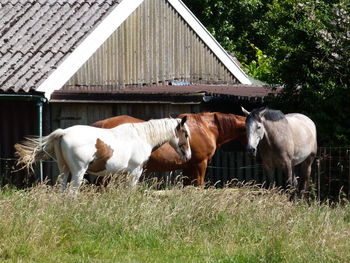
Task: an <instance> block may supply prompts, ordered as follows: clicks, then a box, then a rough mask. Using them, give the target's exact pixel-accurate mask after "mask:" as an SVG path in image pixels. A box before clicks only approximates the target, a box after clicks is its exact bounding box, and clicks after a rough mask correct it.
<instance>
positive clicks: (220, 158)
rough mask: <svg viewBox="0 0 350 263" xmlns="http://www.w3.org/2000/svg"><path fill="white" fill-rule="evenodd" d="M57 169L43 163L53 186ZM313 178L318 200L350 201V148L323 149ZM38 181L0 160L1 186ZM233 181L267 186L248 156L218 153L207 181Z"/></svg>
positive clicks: (280, 178) (281, 181) (279, 180)
mask: <svg viewBox="0 0 350 263" xmlns="http://www.w3.org/2000/svg"><path fill="white" fill-rule="evenodd" d="M54 166H55V164H54V162H53V161H49V162H44V167H45V168H46V169H45V170H44V171H45V173H46V174H45V175H46V177H45V176H44V179H46V180H47V181H48V182H49V183H51V184H53V183H54V182H55V178H56V175H54V173H56V172H57V168H53V167H54ZM296 171H297V170H296ZM296 173H298V172H296ZM297 175H298V174H297ZM311 177H312V184H311V187H312V189H313V191H314V192H315V195H317V198H318V199H319V200H324V199H333V200H334V199H337V198H340V197H346V198H350V147H320V148H319V150H318V154H317V158H316V160H315V162H314V164H313V168H312V174H311ZM39 179H40V178H38V177H37V176H36V175H35V174H34V175H33V174H28V173H27V171H26V170H20V171H18V167H16V159H15V158H0V186H5V185H11V186H15V187H18V188H23V187H28V186H30V185H32V184H33V183H34V182H36V181H38V180H39ZM232 180H236V181H238V182H254V183H256V184H261V185H264V184H266V185H268V178H267V177H266V176H265V174H264V172H263V167H262V165H260V164H258V163H256V162H255V160H253V159H252V158H250V157H249V156H248V155H246V154H245V153H242V152H224V151H222V150H220V149H219V150H218V151H217V153H216V155H215V156H214V158H213V160H212V162H211V164H210V165H209V166H208V169H207V175H206V181H209V182H210V183H211V184H212V185H215V186H217V187H222V186H224V185H226V184H227V183H228V182H230V181H232ZM165 181H169V179H168V178H167V179H166V180H165ZM275 182H276V184H277V186H281V187H285V182H286V178H285V176H284V175H283V173H282V172H281V171H276V172H275Z"/></svg>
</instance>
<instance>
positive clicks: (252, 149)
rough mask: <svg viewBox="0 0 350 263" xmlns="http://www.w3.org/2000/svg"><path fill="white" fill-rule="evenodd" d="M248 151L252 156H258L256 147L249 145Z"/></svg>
mask: <svg viewBox="0 0 350 263" xmlns="http://www.w3.org/2000/svg"><path fill="white" fill-rule="evenodd" d="M247 152H248V154H249V155H250V156H253V157H256V148H254V147H252V146H247Z"/></svg>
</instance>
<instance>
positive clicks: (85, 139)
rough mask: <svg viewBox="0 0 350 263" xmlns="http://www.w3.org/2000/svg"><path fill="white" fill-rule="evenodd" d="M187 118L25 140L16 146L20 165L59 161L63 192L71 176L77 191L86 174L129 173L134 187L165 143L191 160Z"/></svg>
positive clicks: (69, 130) (79, 127)
mask: <svg viewBox="0 0 350 263" xmlns="http://www.w3.org/2000/svg"><path fill="white" fill-rule="evenodd" d="M186 119H187V118H186V117H184V118H182V119H172V118H165V119H158V120H150V121H147V122H143V123H126V124H123V125H120V126H117V127H115V128H113V129H102V128H96V127H91V126H84V125H76V126H72V127H69V128H66V129H57V130H55V131H54V132H52V133H51V134H49V135H48V136H45V137H42V138H26V140H25V141H24V142H22V143H20V144H16V145H15V148H16V155H17V156H18V157H19V159H18V164H19V165H23V166H24V167H26V168H27V169H32V166H33V164H34V163H35V162H37V161H40V160H45V159H49V158H50V157H51V158H53V159H56V162H57V165H58V168H59V170H60V172H61V174H63V182H62V189H63V190H64V189H65V188H66V185H67V180H68V176H69V175H71V186H72V187H73V190H74V191H76V190H77V189H78V188H79V186H80V185H81V183H82V180H83V177H84V174H85V172H88V173H91V174H95V175H97V176H104V175H109V174H112V173H119V172H122V173H128V174H130V176H131V178H132V182H131V185H132V186H134V185H136V183H137V182H138V180H139V178H140V176H141V174H142V171H143V165H144V164H145V162H146V161H147V160H148V158H149V157H150V155H151V153H152V151H153V150H155V149H156V148H157V147H159V146H161V145H162V144H164V143H166V142H169V143H170V145H171V146H172V147H173V148H174V149H175V150H176V152H177V153H178V154H179V155H180V156H181V157H182V158H183V159H185V160H189V159H190V158H191V148H190V144H189V139H190V131H189V129H188V127H187V124H186V123H185V122H186Z"/></svg>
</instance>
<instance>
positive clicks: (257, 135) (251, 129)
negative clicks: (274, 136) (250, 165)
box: [246, 120, 265, 156]
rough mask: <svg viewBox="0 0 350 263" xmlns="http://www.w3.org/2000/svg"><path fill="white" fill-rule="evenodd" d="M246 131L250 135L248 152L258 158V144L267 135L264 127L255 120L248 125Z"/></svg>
mask: <svg viewBox="0 0 350 263" xmlns="http://www.w3.org/2000/svg"><path fill="white" fill-rule="evenodd" d="M246 129H247V135H248V145H247V151H248V152H249V153H250V154H252V155H254V156H256V149H257V147H258V144H259V142H260V141H261V139H262V138H263V137H264V134H265V128H264V125H263V124H262V123H261V122H259V121H256V120H254V121H250V122H248V123H247V126H246Z"/></svg>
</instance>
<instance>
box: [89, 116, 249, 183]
mask: <svg viewBox="0 0 350 263" xmlns="http://www.w3.org/2000/svg"><path fill="white" fill-rule="evenodd" d="M184 116H187V121H186V123H187V125H188V128H189V129H190V133H191V139H190V146H191V150H192V157H191V159H190V160H189V161H186V162H184V161H183V160H181V158H180V156H179V155H178V154H177V153H176V151H174V150H173V148H172V147H171V146H170V145H169V144H168V143H166V144H164V145H163V146H161V147H160V148H158V149H157V150H156V151H154V152H153V153H152V155H151V157H150V159H149V160H148V162H147V164H146V167H145V171H146V173H152V172H167V171H174V170H183V176H184V178H185V179H184V184H185V185H190V184H191V183H194V184H195V185H196V186H199V185H204V178H205V173H206V169H207V166H208V163H209V161H210V160H211V158H212V157H213V155H214V153H215V151H216V148H218V147H220V146H221V145H223V144H224V143H227V142H229V141H231V140H239V141H240V142H241V143H242V144H243V146H245V145H246V143H247V137H246V131H245V119H246V118H245V117H243V116H238V115H234V114H223V113H219V112H210V113H209V112H205V113H197V114H190V113H185V114H181V115H179V116H178V118H182V117H184ZM128 122H133V123H136V122H143V120H140V119H136V118H134V117H131V116H128V115H121V116H117V117H112V118H108V119H105V120H101V121H98V122H95V123H93V124H92V126H95V127H101V128H113V127H115V126H118V125H120V124H123V123H128Z"/></svg>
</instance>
